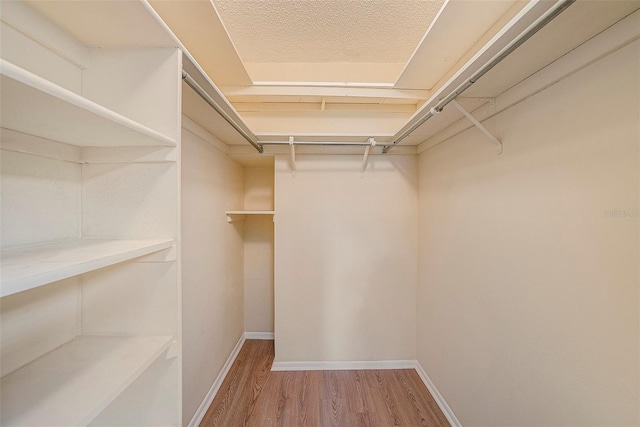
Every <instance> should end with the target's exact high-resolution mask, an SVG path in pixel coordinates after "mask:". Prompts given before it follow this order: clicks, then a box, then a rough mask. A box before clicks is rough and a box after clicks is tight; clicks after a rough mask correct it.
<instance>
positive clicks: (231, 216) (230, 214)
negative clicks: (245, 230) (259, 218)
mask: <svg viewBox="0 0 640 427" xmlns="http://www.w3.org/2000/svg"><path fill="white" fill-rule="evenodd" d="M225 214H226V215H227V222H234V221H240V220H243V219H244V218H245V215H271V216H273V215H274V211H226V212H225Z"/></svg>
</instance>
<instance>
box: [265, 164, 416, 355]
mask: <svg viewBox="0 0 640 427" xmlns="http://www.w3.org/2000/svg"><path fill="white" fill-rule="evenodd" d="M361 164H362V156H319V155H316V156H309V155H304V156H298V158H297V173H296V175H295V176H292V175H291V173H290V169H289V156H286V155H279V156H277V157H276V204H275V207H276V223H275V309H276V312H275V335H276V362H291V361H373V360H397V359H414V358H415V325H416V323H415V322H416V304H415V293H416V268H417V266H416V250H417V236H416V232H415V231H416V229H417V173H416V167H417V162H416V158H415V156H385V157H381V156H372V157H371V158H370V164H369V167H368V169H367V171H366V173H365V174H364V175H361V174H360V167H361Z"/></svg>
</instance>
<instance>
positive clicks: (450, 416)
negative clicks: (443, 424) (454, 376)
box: [414, 360, 462, 427]
mask: <svg viewBox="0 0 640 427" xmlns="http://www.w3.org/2000/svg"><path fill="white" fill-rule="evenodd" d="M414 368H415V370H416V372H417V373H418V376H420V379H421V380H422V382H423V383H424V385H425V386H426V387H427V389H428V390H429V393H431V397H433V400H435V401H436V403H437V404H438V407H440V410H441V411H442V413H443V414H444V416H445V417H447V421H449V424H451V426H452V427H462V424H461V423H460V421H458V418H456V415H455V414H454V413H453V411H452V410H451V408H450V407H449V405H448V404H447V401H446V400H444V397H442V395H441V394H440V392H439V391H438V389H437V388H436V386H435V384H433V381H431V378H429V375H427V373H426V372H425V370H424V369H423V368H422V365H420V362H418V361H417V360H416V361H415V366H414Z"/></svg>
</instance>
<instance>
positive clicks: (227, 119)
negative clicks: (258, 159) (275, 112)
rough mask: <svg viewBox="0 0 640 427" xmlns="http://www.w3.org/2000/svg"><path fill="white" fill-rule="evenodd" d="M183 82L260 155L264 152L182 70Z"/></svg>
mask: <svg viewBox="0 0 640 427" xmlns="http://www.w3.org/2000/svg"><path fill="white" fill-rule="evenodd" d="M182 80H184V82H185V83H186V84H188V85H189V87H190V88H191V89H193V90H194V92H195V93H197V94H198V95H199V96H200V97H201V98H202V99H203V100H204V101H205V102H206V103H207V104H209V105H210V106H211V107H212V108H213V109H214V110H216V112H217V113H218V114H220V116H222V118H223V119H224V120H225V121H226V122H227V123H229V124H230V125H231V127H233V128H234V129H235V130H236V131H237V132H238V133H239V134H240V135H241V136H242V137H243V138H244V139H246V140H247V141H248V142H249V144H251V145H253V148H255V149H256V150H258V152H259V153H262V152H264V148H263V147H262V146H261V145H258V144H256V142H255V141H254V140H253V138H251V137H250V136H249V135H247V133H246V132H245V131H244V130H243V129H242V128H240V126H238V125H237V123H236V122H235V121H234V120H233V118H231V116H229V114H227V112H226V111H224V109H223V108H222V107H220V105H218V103H217V102H216V101H214V100H213V98H211V96H209V94H208V93H207V92H206V91H205V90H204V89H202V87H201V86H200V85H199V84H198V82H196V81H195V80H194V79H193V78H192V77H191V76H190V75H189V74H188V73H187V72H186V71H184V70H182Z"/></svg>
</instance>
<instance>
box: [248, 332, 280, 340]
mask: <svg viewBox="0 0 640 427" xmlns="http://www.w3.org/2000/svg"><path fill="white" fill-rule="evenodd" d="M244 337H245V339H248V340H272V339H274V333H273V332H245V333H244Z"/></svg>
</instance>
